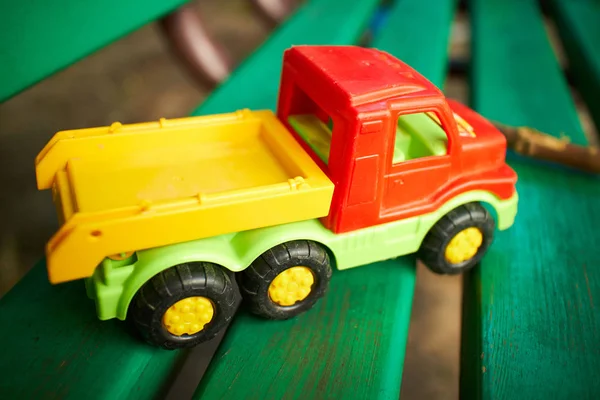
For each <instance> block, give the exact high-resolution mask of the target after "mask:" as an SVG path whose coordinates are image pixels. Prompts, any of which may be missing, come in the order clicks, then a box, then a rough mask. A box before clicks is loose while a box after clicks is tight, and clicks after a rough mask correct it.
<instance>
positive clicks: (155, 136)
mask: <svg viewBox="0 0 600 400" xmlns="http://www.w3.org/2000/svg"><path fill="white" fill-rule="evenodd" d="M505 153H506V141H505V138H504V136H503V135H502V134H501V133H500V132H498V131H497V130H496V129H495V128H494V127H493V126H492V125H491V124H490V123H489V122H488V121H487V120H485V119H484V118H483V117H481V116H480V115H478V114H477V113H475V112H474V111H472V110H471V109H469V108H467V107H466V106H463V105H461V104H459V103H457V102H455V101H452V100H450V99H446V98H445V96H444V95H443V94H442V92H441V91H440V90H439V89H438V88H436V87H435V86H434V85H433V84H432V83H430V82H429V81H428V80H426V79H425V78H424V77H423V76H421V75H420V74H419V73H417V72H416V71H415V70H414V69H412V68H411V67H409V66H408V65H406V64H405V63H403V62H402V61H400V60H398V59H395V58H394V57H392V56H390V55H389V54H387V53H385V52H382V51H378V50H376V49H367V48H361V47H354V46H297V47H292V48H290V49H288V50H287V51H286V52H285V53H284V57H283V68H282V76H281V86H280V93H279V98H278V104H277V111H276V113H274V112H272V111H250V110H241V111H237V112H232V113H229V114H222V115H211V116H199V117H189V118H181V119H169V120H166V119H161V120H159V121H158V122H150V123H142V124H131V125H122V124H120V123H118V122H116V123H113V124H112V125H110V126H107V127H101V128H92V129H78V130H69V131H62V132H58V133H57V134H55V136H54V137H53V138H52V139H51V140H50V142H49V143H48V144H47V145H46V146H45V148H44V149H43V150H42V151H41V153H40V154H39V156H38V157H37V159H36V173H37V182H38V187H39V189H51V190H52V194H53V201H54V203H55V204H56V209H57V213H58V218H59V221H60V228H59V229H58V232H57V233H56V234H55V235H54V236H53V237H52V238H51V239H50V241H49V243H48V244H47V249H46V256H47V257H46V258H47V269H48V274H49V279H50V281H51V283H53V284H57V283H60V282H66V281H71V280H76V279H84V280H85V284H86V289H87V294H88V296H89V297H90V298H91V299H93V300H94V301H95V303H96V309H97V314H98V317H99V318H100V319H101V320H106V319H111V318H118V319H120V320H125V319H128V320H131V321H132V322H133V323H134V324H135V326H137V328H138V329H139V331H140V332H141V334H142V335H143V337H144V338H145V339H146V340H147V341H148V342H149V343H150V344H152V345H155V346H161V347H163V348H167V349H174V348H182V347H191V346H194V345H197V344H199V343H201V342H204V341H206V340H209V339H210V338H212V337H214V336H215V335H216V334H217V333H218V332H219V331H220V330H221V329H223V328H224V327H225V326H226V325H227V324H228V321H229V320H230V319H231V318H232V317H233V314H234V312H235V303H236V300H235V299H236V293H235V292H234V290H236V289H234V288H235V286H234V285H233V281H234V280H237V283H238V286H239V288H240V292H241V295H242V298H243V302H244V303H245V304H246V305H247V307H248V309H249V310H250V311H251V312H253V313H254V314H256V315H259V316H262V317H265V318H267V319H286V318H291V317H294V316H296V315H298V314H300V313H302V312H304V311H307V310H308V309H310V308H311V307H312V306H313V305H314V304H315V302H317V301H318V299H319V298H321V297H322V296H323V295H324V294H325V293H326V291H327V288H328V285H329V281H330V278H331V276H332V267H334V268H337V269H338V270H344V269H348V268H353V267H357V266H360V265H365V264H369V263H373V262H376V261H380V260H385V259H390V258H395V257H399V256H402V255H406V254H410V253H416V252H418V255H419V258H420V259H421V260H422V262H423V263H424V264H425V265H427V266H428V267H429V268H430V269H431V270H432V271H434V272H436V273H440V274H457V273H462V272H464V271H467V270H469V269H470V268H472V267H474V266H475V265H476V264H478V262H479V261H480V260H481V258H482V257H483V255H484V254H485V253H486V251H487V250H488V248H489V246H490V244H491V242H492V239H493V236H494V232H495V230H496V229H499V230H503V229H507V228H509V227H510V226H511V225H512V224H513V222H514V219H515V216H516V212H517V203H518V200H517V199H518V195H517V192H516V190H515V184H516V180H517V176H516V174H515V172H514V171H513V170H512V169H511V168H510V167H509V166H508V165H507V164H506V162H505Z"/></svg>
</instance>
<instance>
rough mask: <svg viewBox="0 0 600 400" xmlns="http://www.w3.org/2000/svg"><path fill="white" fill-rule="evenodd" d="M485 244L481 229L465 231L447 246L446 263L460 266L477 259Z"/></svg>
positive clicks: (472, 228)
mask: <svg viewBox="0 0 600 400" xmlns="http://www.w3.org/2000/svg"><path fill="white" fill-rule="evenodd" d="M482 243H483V234H482V233H481V231H480V230H479V228H475V227H471V228H467V229H463V230H462V231H460V232H458V233H457V234H456V236H454V237H453V238H452V240H451V241H450V243H448V246H446V253H445V256H446V261H448V262H449V263H451V264H460V263H463V262H465V261H468V260H470V259H471V258H473V257H475V255H476V254H477V251H478V250H479V247H481V244H482Z"/></svg>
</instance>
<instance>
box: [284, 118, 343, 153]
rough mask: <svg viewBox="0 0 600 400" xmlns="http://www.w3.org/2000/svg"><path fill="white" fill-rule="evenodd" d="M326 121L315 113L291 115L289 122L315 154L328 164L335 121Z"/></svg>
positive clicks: (329, 119)
mask: <svg viewBox="0 0 600 400" xmlns="http://www.w3.org/2000/svg"><path fill="white" fill-rule="evenodd" d="M327 121H328V122H327V123H325V122H323V121H322V120H321V119H319V118H318V117H317V116H316V115H314V114H300V115H290V116H289V117H288V122H289V124H290V125H291V126H292V128H294V130H295V131H296V133H298V135H299V136H300V137H301V138H302V139H303V140H304V141H305V142H306V143H307V144H308V146H309V147H310V148H311V149H312V151H314V152H315V154H316V155H317V156H318V157H319V158H320V159H321V160H322V161H323V162H324V163H325V164H327V162H328V160H329V149H330V147H331V132H332V131H333V121H332V119H331V117H329V118H328V120H327Z"/></svg>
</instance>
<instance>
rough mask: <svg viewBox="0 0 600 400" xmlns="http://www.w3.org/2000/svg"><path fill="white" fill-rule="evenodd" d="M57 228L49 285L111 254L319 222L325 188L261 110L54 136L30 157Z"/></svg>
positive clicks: (82, 273)
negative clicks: (53, 207)
mask: <svg viewBox="0 0 600 400" xmlns="http://www.w3.org/2000/svg"><path fill="white" fill-rule="evenodd" d="M37 177H38V187H39V188H40V189H46V188H50V187H52V188H53V191H54V194H55V195H54V197H55V202H56V203H57V207H59V208H62V210H59V215H61V217H62V218H61V219H64V221H65V222H64V224H63V225H62V226H61V227H60V229H59V231H58V232H57V233H56V235H55V236H54V237H53V238H52V239H51V240H50V242H49V243H48V246H47V258H48V271H49V276H50V280H51V281H52V282H53V283H58V282H64V281H68V280H73V279H79V278H84V277H89V276H91V275H92V273H93V271H94V269H95V267H96V266H97V265H98V264H99V263H100V262H101V261H102V259H103V258H104V257H106V256H109V255H111V254H117V253H122V252H128V251H135V250H141V249H146V248H151V247H156V246H162V245H167V244H173V243H179V242H183V241H188V240H194V239H200V238H203V237H209V236H213V235H219V234H223V233H228V232H237V231H242V230H248V229H254V228H259V227H264V226H270V225H277V224H283V223H288V222H294V221H299V220H304V219H311V218H320V217H323V216H325V215H327V214H328V212H329V205H330V202H331V196H332V194H333V183H332V182H331V181H330V180H329V179H328V178H327V177H326V175H325V174H324V173H323V172H322V171H321V170H320V169H319V167H318V166H317V165H316V164H315V163H314V162H313V161H312V160H311V158H310V157H309V156H308V155H307V154H306V153H305V152H304V151H303V150H302V148H301V146H300V145H299V144H298V143H297V142H296V141H295V139H294V138H293V137H292V135H291V134H290V133H289V132H288V131H287V130H286V129H285V127H284V126H283V125H282V124H281V123H280V122H279V121H278V120H277V118H276V117H275V115H274V114H273V113H272V112H270V111H258V112H250V111H247V110H245V111H239V112H237V113H231V114H223V115H216V116H208V117H190V118H183V119H178V120H161V121H159V122H158V123H145V124H135V125H120V124H113V125H112V127H105V128H92V129H81V130H75V131H65V132H59V133H57V134H56V135H55V137H54V138H52V140H51V141H50V143H49V144H48V145H47V146H46V148H45V149H44V150H43V151H42V152H41V154H40V155H39V156H38V159H37Z"/></svg>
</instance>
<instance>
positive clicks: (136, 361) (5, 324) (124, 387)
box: [0, 262, 180, 399]
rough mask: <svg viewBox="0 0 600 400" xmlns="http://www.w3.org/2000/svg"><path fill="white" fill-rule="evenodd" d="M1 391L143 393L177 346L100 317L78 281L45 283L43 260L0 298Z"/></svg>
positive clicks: (99, 395)
mask: <svg viewBox="0 0 600 400" xmlns="http://www.w3.org/2000/svg"><path fill="white" fill-rule="evenodd" d="M0 327H2V328H1V329H0V343H2V347H3V349H2V356H1V357H0V376H1V377H2V378H0V398H2V399H46V398H61V399H84V398H85V399H149V398H153V397H154V396H157V395H158V394H160V393H161V392H162V391H163V388H164V385H165V384H166V383H167V382H168V380H169V379H170V376H169V374H170V372H171V370H172V369H173V367H174V366H175V365H176V363H177V362H178V356H179V354H180V353H179V352H174V351H167V350H160V349H155V348H152V347H150V346H147V345H145V344H144V343H143V341H141V340H139V339H137V337H134V336H133V335H132V332H130V331H129V330H128V328H127V325H126V324H124V323H121V322H118V321H106V322H102V321H99V320H98V319H97V317H96V313H95V310H94V304H93V302H91V301H90V300H88V299H87V297H86V295H85V290H84V287H83V284H82V282H72V283H66V284H63V285H58V286H51V285H50V284H49V283H48V277H47V275H46V269H45V265H44V263H43V262H41V263H40V264H38V265H36V266H35V267H34V268H33V270H32V271H31V272H30V273H29V274H27V275H26V276H25V278H24V279H22V280H21V281H20V282H19V283H18V284H17V285H16V286H15V287H14V288H13V290H11V291H10V292H8V293H7V294H6V295H5V296H4V297H3V298H2V301H1V302H0Z"/></svg>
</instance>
